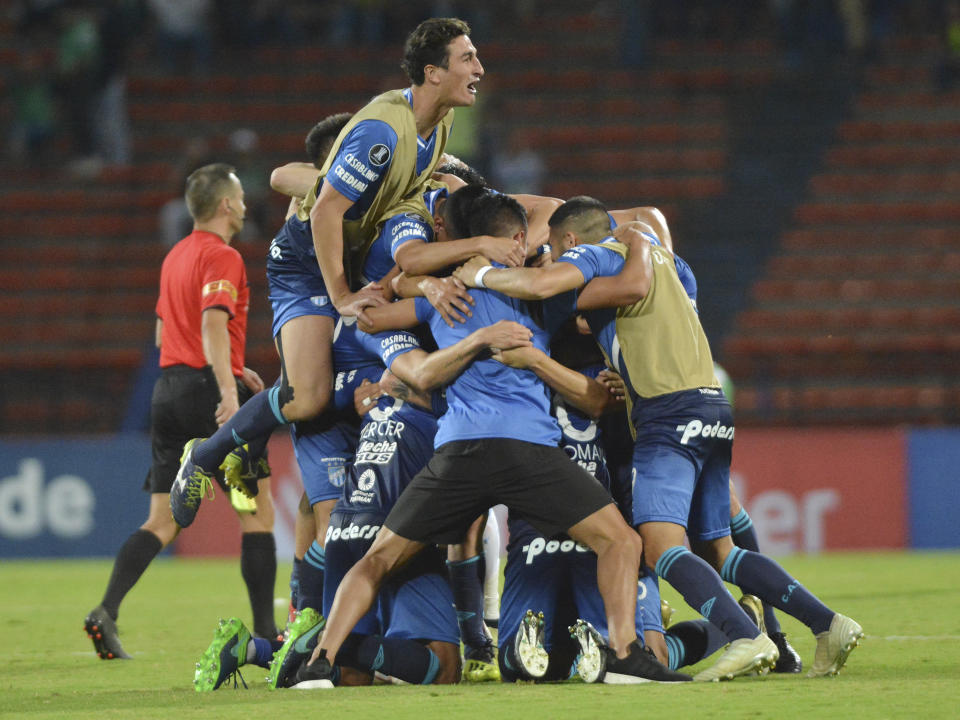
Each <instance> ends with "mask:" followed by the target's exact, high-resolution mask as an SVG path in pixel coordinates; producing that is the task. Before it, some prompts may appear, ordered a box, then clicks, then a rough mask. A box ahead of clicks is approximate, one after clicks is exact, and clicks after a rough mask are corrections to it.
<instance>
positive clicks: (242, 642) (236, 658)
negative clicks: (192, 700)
mask: <svg viewBox="0 0 960 720" xmlns="http://www.w3.org/2000/svg"><path fill="white" fill-rule="evenodd" d="M249 643H250V631H249V630H247V628H246V626H245V625H244V624H243V621H242V620H240V618H230V619H229V620H221V621H220V623H219V624H218V625H217V629H216V630H214V631H213V642H211V643H210V646H209V647H208V648H207V649H206V650H205V651H204V653H203V655H202V656H201V657H200V662H198V663H197V670H196V672H195V673H194V674H193V688H194V690H196V691H197V692H210V691H211V690H216V689H217V688H219V687H220V686H221V685H223V683H224V682H225V681H226V680H228V679H229V678H231V677H233V678H234V679H233V686H234V687H236V686H237V679H236V677H234V676H239V677H240V682H242V683H243V686H244V687H247V683H246V682H244V680H243V676H242V675H240V667H241V666H242V665H244V664H246V662H247V646H248V645H249Z"/></svg>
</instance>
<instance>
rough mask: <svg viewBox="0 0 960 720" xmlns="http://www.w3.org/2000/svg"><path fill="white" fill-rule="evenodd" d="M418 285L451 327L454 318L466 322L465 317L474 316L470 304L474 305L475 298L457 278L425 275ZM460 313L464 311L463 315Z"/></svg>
mask: <svg viewBox="0 0 960 720" xmlns="http://www.w3.org/2000/svg"><path fill="white" fill-rule="evenodd" d="M417 287H418V288H420V292H422V293H423V296H424V297H425V298H426V299H427V300H429V301H430V304H431V305H433V307H435V308H436V309H437V312H438V313H440V317H442V318H443V321H444V322H445V323H446V324H447V325H449V326H450V327H454V320H456V321H457V322H459V323H465V322H466V321H467V320H466V318H465V317H464V315H466V316H467V317H472V316H473V311H471V310H470V306H471V305H473V298H472V297H470V293H468V292H467V289H466V286H464V284H463V283H462V282H460V281H459V280H457V279H456V278H452V277H449V278H435V277H429V276H428V277H425V278H424V279H423V280H421V281H420V282H419V283H418V284H417ZM460 313H463V315H461V314H460Z"/></svg>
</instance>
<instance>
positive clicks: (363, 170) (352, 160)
mask: <svg viewBox="0 0 960 720" xmlns="http://www.w3.org/2000/svg"><path fill="white" fill-rule="evenodd" d="M343 161H344V162H345V163H346V164H347V165H349V166H350V167H351V168H353V169H354V170H356V171H357V172H358V173H360V175H362V176H363V178H364V179H366V180H369V181H370V182H373V181H374V180H376V179H377V178H378V177H380V173H378V172H374V171H373V170H371V169H370V168H368V167H367V166H366V165H364V164H363V163H362V162H360V161H359V160H357V158H356V156H355V155H354V154H353V153H347V154H346V155H344V156H343Z"/></svg>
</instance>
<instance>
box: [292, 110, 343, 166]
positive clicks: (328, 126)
mask: <svg viewBox="0 0 960 720" xmlns="http://www.w3.org/2000/svg"><path fill="white" fill-rule="evenodd" d="M352 117H353V113H348V112H342V113H337V114H336V115H328V116H327V117H325V118H324V119H323V120H321V121H320V122H318V123H317V124H316V125H314V126H313V127H312V128H310V132H308V133H307V139H306V141H305V142H304V144H305V145H306V149H307V159H308V160H309V161H310V162H312V163H313V164H314V165H315V166H316V167H317V169H319V168H321V167H323V163H324V161H325V160H326V159H327V155H329V154H330V149H331V148H332V147H333V143H334V141H335V140H336V139H337V135H339V134H340V131H341V130H343V126H344V125H346V124H347V122H348V121H349V120H350V118H352Z"/></svg>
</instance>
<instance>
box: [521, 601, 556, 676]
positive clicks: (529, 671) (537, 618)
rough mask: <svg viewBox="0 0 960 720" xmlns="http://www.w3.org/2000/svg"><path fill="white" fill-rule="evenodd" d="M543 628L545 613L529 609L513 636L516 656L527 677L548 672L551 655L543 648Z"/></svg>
mask: <svg viewBox="0 0 960 720" xmlns="http://www.w3.org/2000/svg"><path fill="white" fill-rule="evenodd" d="M543 630H544V624H543V613H536V614H534V612H533V610H527V612H526V613H525V614H524V616H523V619H522V620H521V621H520V627H519V628H517V634H516V635H514V636H513V654H514V657H516V659H517V662H518V663H519V665H520V671H521V672H522V673H523V674H524V675H526V676H527V677H531V678H542V677H543V676H544V675H546V674H547V665H549V664H550V656H549V655H548V654H547V651H546V650H544V648H543Z"/></svg>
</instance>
